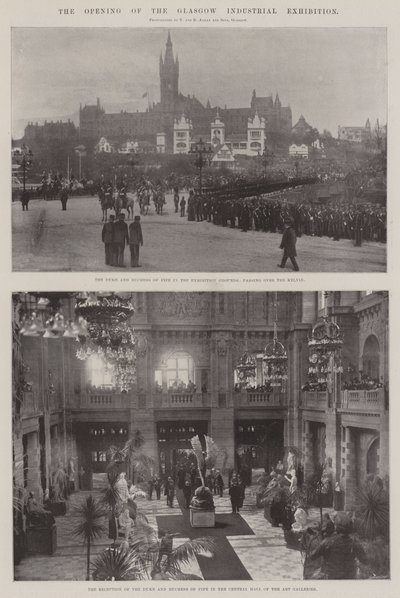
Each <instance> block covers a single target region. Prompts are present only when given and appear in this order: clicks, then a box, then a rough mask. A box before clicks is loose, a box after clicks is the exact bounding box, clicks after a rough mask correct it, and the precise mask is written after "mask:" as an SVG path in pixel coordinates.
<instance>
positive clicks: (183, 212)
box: [179, 195, 186, 216]
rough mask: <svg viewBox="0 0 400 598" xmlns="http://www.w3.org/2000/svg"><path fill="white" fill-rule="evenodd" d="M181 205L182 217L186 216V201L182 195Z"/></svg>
mask: <svg viewBox="0 0 400 598" xmlns="http://www.w3.org/2000/svg"><path fill="white" fill-rule="evenodd" d="M179 205H180V206H181V216H184V215H185V208H186V199H185V198H184V196H183V195H182V199H181V203H180V204H179Z"/></svg>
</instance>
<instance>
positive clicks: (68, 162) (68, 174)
mask: <svg viewBox="0 0 400 598" xmlns="http://www.w3.org/2000/svg"><path fill="white" fill-rule="evenodd" d="M67 183H68V185H69V155H68V156H67Z"/></svg>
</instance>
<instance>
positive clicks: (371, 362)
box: [362, 334, 380, 380]
mask: <svg viewBox="0 0 400 598" xmlns="http://www.w3.org/2000/svg"><path fill="white" fill-rule="evenodd" d="M362 365H363V374H366V375H367V376H369V377H370V378H373V379H374V380H379V365H380V349H379V341H378V339H377V338H376V336H375V335H374V334H370V335H369V337H368V338H367V340H366V341H365V343H364V350H363V355H362Z"/></svg>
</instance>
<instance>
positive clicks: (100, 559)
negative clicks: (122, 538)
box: [92, 547, 141, 581]
mask: <svg viewBox="0 0 400 598" xmlns="http://www.w3.org/2000/svg"><path fill="white" fill-rule="evenodd" d="M92 574H93V579H95V580H98V581H111V580H112V581H124V580H132V579H141V578H140V570H139V568H138V567H137V566H136V563H135V558H134V555H133V554H132V551H131V550H129V549H124V548H120V547H115V548H113V547H111V548H107V549H106V550H104V551H103V552H102V553H100V554H99V555H98V556H97V557H96V558H95V560H94V561H93V562H92Z"/></svg>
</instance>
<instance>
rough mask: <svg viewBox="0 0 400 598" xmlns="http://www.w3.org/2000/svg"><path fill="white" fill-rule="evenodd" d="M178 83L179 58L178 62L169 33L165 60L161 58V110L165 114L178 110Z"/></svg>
mask: <svg viewBox="0 0 400 598" xmlns="http://www.w3.org/2000/svg"><path fill="white" fill-rule="evenodd" d="M178 81H179V62H178V57H176V60H175V59H174V55H173V52H172V42H171V35H170V33H169V32H168V39H167V44H166V49H165V56H164V60H163V57H162V54H161V56H160V98H161V110H162V111H163V112H175V111H176V109H177V103H178V94H179V91H178Z"/></svg>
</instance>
